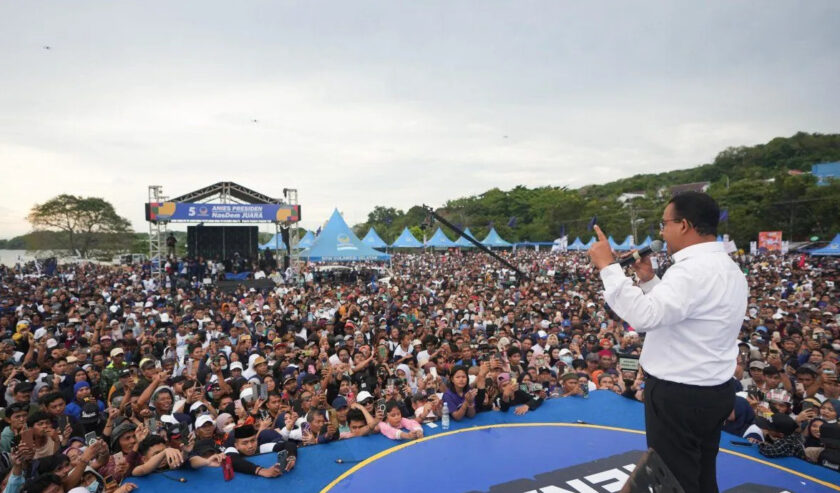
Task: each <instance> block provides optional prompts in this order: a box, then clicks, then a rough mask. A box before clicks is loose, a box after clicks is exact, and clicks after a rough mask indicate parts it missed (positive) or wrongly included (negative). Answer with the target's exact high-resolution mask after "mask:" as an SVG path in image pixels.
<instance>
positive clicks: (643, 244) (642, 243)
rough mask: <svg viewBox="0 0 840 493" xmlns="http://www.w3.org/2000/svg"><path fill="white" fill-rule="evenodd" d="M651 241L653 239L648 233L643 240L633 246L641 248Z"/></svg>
mask: <svg viewBox="0 0 840 493" xmlns="http://www.w3.org/2000/svg"><path fill="white" fill-rule="evenodd" d="M652 241H653V240H652V239H651V237H650V235H648V236H646V237H645V240H644V241H643V242H641V243H639V244H638V245H636V247H635V248H637V249H639V250H641V249H642V248H644V247H646V246H649V245H650V243H651V242H652Z"/></svg>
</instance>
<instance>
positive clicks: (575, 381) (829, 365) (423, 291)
mask: <svg viewBox="0 0 840 493" xmlns="http://www.w3.org/2000/svg"><path fill="white" fill-rule="evenodd" d="M502 255H504V256H505V257H506V258H507V259H508V260H509V261H510V262H512V263H513V264H514V265H516V266H517V267H518V268H519V269H520V270H521V271H523V272H525V273H526V277H525V278H523V279H520V280H518V281H517V280H516V279H515V278H512V277H511V276H512V272H511V271H509V270H507V269H504V268H503V266H500V265H499V264H498V263H497V262H496V261H495V260H494V259H492V258H491V257H489V256H487V255H485V254H483V253H479V252H471V253H461V252H454V251H453V252H447V253H443V254H442V253H415V254H398V255H395V256H394V259H393V261H392V266H391V270H392V272H393V275H392V276H390V277H389V278H388V279H387V280H381V279H380V280H377V279H375V278H373V277H368V276H367V274H366V275H363V276H349V277H346V278H343V279H342V280H341V282H339V281H338V280H336V279H334V278H330V279H328V280H325V279H323V278H320V277H316V276H314V275H313V267H311V266H306V267H303V268H302V269H303V270H302V272H300V273H297V275H294V274H295V273H290V272H282V273H280V272H271V271H269V272H263V270H264V269H263V268H261V267H260V266H256V265H255V266H252V267H251V269H252V270H253V271H254V272H257V273H261V274H262V276H263V277H267V278H269V279H272V280H274V281H275V282H276V286H275V287H274V288H272V289H246V288H245V287H240V288H239V289H238V290H236V291H235V292H232V293H225V292H221V291H219V290H217V289H216V288H215V287H214V284H204V283H202V282H190V279H192V278H194V277H196V275H195V272H193V270H194V269H197V268H198V267H196V262H194V261H192V262H190V261H188V262H186V263H183V262H176V261H174V260H173V261H172V262H171V265H172V266H176V265H178V266H180V265H190V266H191V267H190V268H183V269H182V268H180V267H178V268H172V269H170V275H169V276H168V277H164V278H163V279H162V280H161V279H157V278H155V277H154V276H153V275H152V272H151V266H150V265H148V264H147V265H142V266H140V265H138V266H99V265H93V264H77V265H65V266H60V267H59V268H58V269H57V271H56V272H55V274H54V275H52V276H40V275H33V273H34V270H33V269H31V268H30V267H29V266H26V265H23V266H17V267H15V268H7V267H2V268H0V277H2V279H1V281H2V286H0V364H2V378H3V382H2V384H3V388H2V390H3V391H2V392H0V399H2V401H3V402H2V407H3V420H2V432H1V433H0V474H2V477H3V485H4V486H3V487H4V491H5V492H8V493H17V492H26V493H40V492H50V493H54V492H63V491H71V490H72V491H74V492H76V491H77V492H80V493H84V492H85V491H87V492H91V493H97V492H101V491H107V492H109V493H110V492H112V491H119V492H120V493H125V492H128V491H131V490H132V489H133V488H134V485H133V483H132V482H131V477H132V476H143V475H147V474H151V473H155V472H162V473H163V474H166V472H165V471H167V470H175V469H179V468H202V467H218V468H221V469H222V470H223V471H224V477H225V478H226V479H230V478H231V477H233V476H234V475H235V474H247V475H257V476H262V477H266V478H275V477H281V476H283V475H284V473H286V472H289V471H291V470H292V469H293V468H294V467H295V465H296V462H297V455H298V454H297V452H298V449H299V448H300V447H307V446H317V445H319V444H324V443H328V442H331V441H336V440H347V439H354V438H356V437H362V436H365V435H371V434H382V435H383V436H385V437H388V438H389V439H393V440H414V439H417V438H420V437H422V436H423V425H424V424H425V423H429V422H432V421H440V420H441V419H442V418H443V417H444V414H447V415H448V417H449V419H452V420H455V421H468V420H470V419H472V418H474V417H475V416H476V415H477V414H478V413H483V412H509V413H511V414H516V415H522V414H525V413H528V412H531V411H533V410H534V409H536V408H538V407H539V406H540V405H541V404H543V402H544V401H545V400H547V399H562V398H572V399H578V398H580V399H583V398H586V397H587V396H588V395H589V393H590V392H614V393H616V394H620V395H622V396H624V397H626V398H628V399H636V400H642V399H643V391H642V389H643V388H644V385H645V375H644V372H643V370H642V369H641V368H638V355H639V353H640V350H641V347H642V344H643V336H640V334H638V333H636V332H635V331H634V330H633V328H632V327H630V326H628V325H627V324H626V323H625V322H623V321H622V320H620V319H619V318H618V317H617V316H615V314H614V313H612V312H611V311H610V308H609V307H608V306H606V304H605V302H604V300H603V297H602V294H601V289H602V288H601V284H600V280H599V279H598V276H597V275H596V274H595V273H594V272H593V268H592V267H591V265H590V263H589V259H588V258H587V256H586V254H585V253H571V252H569V253H551V252H535V251H530V250H528V251H526V250H519V251H516V252H506V253H503V254H502ZM734 258H735V259H736V261H737V262H738V263H739V265H740V266H741V267H742V268H743V270H744V272H745V274H746V276H747V279H748V281H749V286H750V298H749V307H748V310H747V313H745V314H744V321H743V327H742V331H741V334H740V341H733V344H739V347H740V348H741V351H740V353H739V356H738V366H737V370H736V374H735V375H733V378H734V379H735V380H736V381H737V387H738V388H739V389H740V392H739V393H738V397H737V399H736V406H735V411H734V412H733V413H732V415H731V416H730V417H729V419H728V420H727V423H726V425H725V430H726V431H729V432H731V433H734V434H736V435H738V436H740V437H743V440H744V442H745V443H746V444H747V446H757V447H758V450H759V451H760V452H761V453H762V454H764V455H766V456H767V457H781V456H795V457H799V458H802V459H804V460H808V461H811V462H813V463H818V464H822V465H825V466H827V467H833V468H837V467H838V466H837V465H838V464H839V463H840V459H838V455H840V452H838V448H839V447H840V440H838V439H840V436H839V435H840V433H838V426H839V425H838V424H837V417H838V412H840V400H838V399H840V386H838V380H837V371H838V369H837V362H838V354H840V328H838V320H840V313H838V299H837V298H838V293H840V291H838V289H837V286H836V284H835V283H836V282H837V281H838V279H837V277H838V276H837V273H838V266H840V262H838V260H836V259H830V258H816V257H812V258H807V257H804V256H800V255H785V256H774V255H762V256H756V257H753V256H750V255H744V254H734ZM658 267H659V269H660V270H664V269H667V267H668V263H667V259H666V258H665V256H664V255H662V256H660V257H659V258H658ZM207 268H208V269H211V268H212V266H208V267H207ZM369 272H373V271H369ZM290 274H291V275H290ZM179 278H184V279H180V280H181V281H184V280H186V282H178V281H179ZM752 443H757V444H758V445H751V444H752ZM263 453H273V454H276V456H277V461H276V464H275V465H274V466H272V467H260V466H258V465H256V464H255V463H254V462H252V461H251V460H249V457H251V456H254V455H257V454H263Z"/></svg>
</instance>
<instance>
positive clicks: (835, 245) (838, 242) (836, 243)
mask: <svg viewBox="0 0 840 493" xmlns="http://www.w3.org/2000/svg"><path fill="white" fill-rule="evenodd" d="M810 253H811V255H831V256H837V255H840V234H838V235H837V236H835V237H834V239H833V240H831V243H829V244H828V246H826V247H823V248H818V249H816V250H811V252H810Z"/></svg>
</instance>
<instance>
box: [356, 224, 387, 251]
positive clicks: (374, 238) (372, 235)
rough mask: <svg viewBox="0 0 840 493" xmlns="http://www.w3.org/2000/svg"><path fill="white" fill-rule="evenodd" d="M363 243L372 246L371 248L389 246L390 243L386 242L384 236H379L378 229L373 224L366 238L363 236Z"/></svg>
mask: <svg viewBox="0 0 840 493" xmlns="http://www.w3.org/2000/svg"><path fill="white" fill-rule="evenodd" d="M362 243H364V244H365V245H367V246H369V247H371V248H387V247H388V244H387V243H385V242H384V241H383V240H382V238H380V237H379V234H377V232H376V229H375V228H374V227H373V226H371V228H370V229H369V230H368V232H367V234H366V235H365V237H364V238H362Z"/></svg>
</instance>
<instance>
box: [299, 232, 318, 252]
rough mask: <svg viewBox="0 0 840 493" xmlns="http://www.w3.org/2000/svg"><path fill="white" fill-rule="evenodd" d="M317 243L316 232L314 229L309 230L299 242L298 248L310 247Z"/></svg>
mask: <svg viewBox="0 0 840 493" xmlns="http://www.w3.org/2000/svg"><path fill="white" fill-rule="evenodd" d="M313 243H315V234H313V233H312V231H307V232H306V234H305V235H303V238H301V239H300V241H299V242H298V248H301V249H302V248H309V247H311V246H312V244H313Z"/></svg>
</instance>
